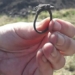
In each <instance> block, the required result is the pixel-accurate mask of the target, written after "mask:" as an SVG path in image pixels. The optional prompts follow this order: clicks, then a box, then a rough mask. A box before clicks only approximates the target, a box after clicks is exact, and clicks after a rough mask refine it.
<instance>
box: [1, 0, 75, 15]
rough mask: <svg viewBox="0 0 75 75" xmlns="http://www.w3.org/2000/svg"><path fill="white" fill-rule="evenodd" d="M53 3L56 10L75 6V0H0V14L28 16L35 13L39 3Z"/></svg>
mask: <svg viewBox="0 0 75 75" xmlns="http://www.w3.org/2000/svg"><path fill="white" fill-rule="evenodd" d="M46 3H48V4H51V5H53V6H54V7H55V9H56V10H60V9H64V8H66V9H67V8H75V0H0V14H7V15H12V16H15V15H17V16H26V15H28V14H30V13H31V11H32V13H33V14H34V13H35V9H34V8H35V7H36V6H37V5H38V4H46Z"/></svg>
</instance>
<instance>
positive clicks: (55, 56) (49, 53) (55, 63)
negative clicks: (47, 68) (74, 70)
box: [42, 43, 65, 70]
mask: <svg viewBox="0 0 75 75" xmlns="http://www.w3.org/2000/svg"><path fill="white" fill-rule="evenodd" d="M42 51H43V54H44V56H45V57H46V59H47V60H48V61H49V63H51V64H52V67H53V69H55V70H58V69H60V68H62V67H63V66H64V65H65V58H64V57H63V55H61V54H60V53H59V51H58V50H56V48H55V47H54V46H53V45H52V44H51V43H46V44H45V45H44V46H43V48H42Z"/></svg>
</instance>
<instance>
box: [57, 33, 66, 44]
mask: <svg viewBox="0 0 75 75" xmlns="http://www.w3.org/2000/svg"><path fill="white" fill-rule="evenodd" d="M64 42H65V40H64V37H63V36H62V35H61V34H58V40H57V45H63V44H64Z"/></svg>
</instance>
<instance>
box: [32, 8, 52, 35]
mask: <svg viewBox="0 0 75 75" xmlns="http://www.w3.org/2000/svg"><path fill="white" fill-rule="evenodd" d="M42 11H45V10H42V9H41V10H39V11H37V13H36V16H35V19H34V24H33V26H34V30H35V31H36V32H37V33H39V34H42V33H45V32H46V31H47V30H48V28H46V29H45V30H44V31H38V30H37V29H36V21H37V18H38V15H39V14H40V13H41V12H42ZM46 11H48V12H49V15H50V20H52V12H51V9H46Z"/></svg>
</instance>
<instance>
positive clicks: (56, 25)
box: [53, 20, 61, 30]
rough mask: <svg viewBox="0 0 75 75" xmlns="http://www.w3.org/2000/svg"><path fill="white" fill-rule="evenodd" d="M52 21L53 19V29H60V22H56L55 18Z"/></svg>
mask: <svg viewBox="0 0 75 75" xmlns="http://www.w3.org/2000/svg"><path fill="white" fill-rule="evenodd" d="M53 21H54V29H55V30H61V24H60V23H59V22H57V21H56V20H53Z"/></svg>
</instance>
